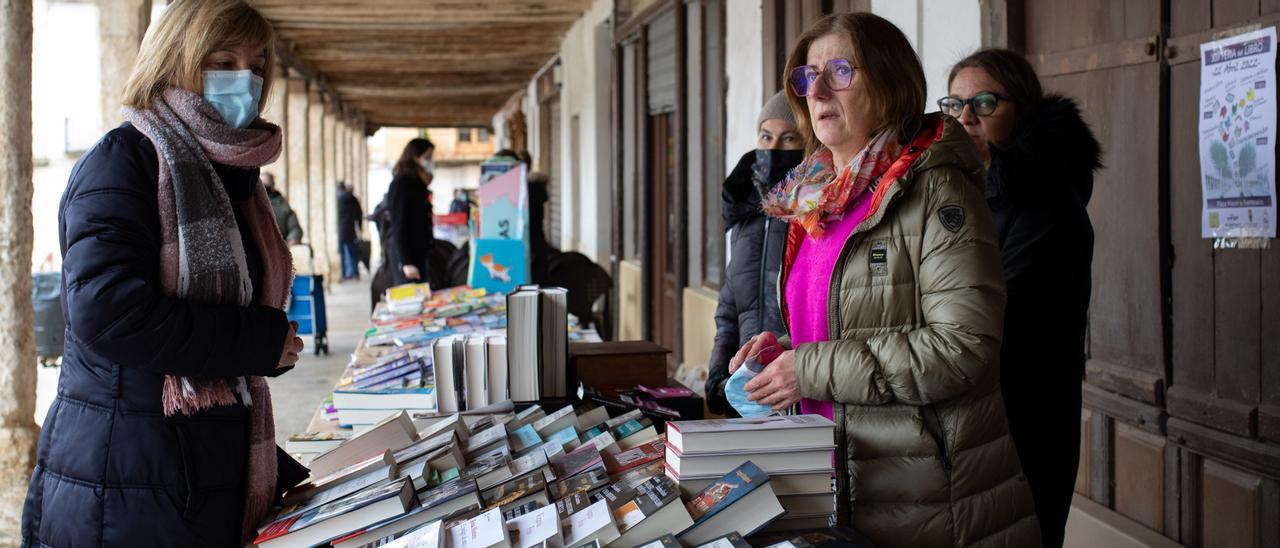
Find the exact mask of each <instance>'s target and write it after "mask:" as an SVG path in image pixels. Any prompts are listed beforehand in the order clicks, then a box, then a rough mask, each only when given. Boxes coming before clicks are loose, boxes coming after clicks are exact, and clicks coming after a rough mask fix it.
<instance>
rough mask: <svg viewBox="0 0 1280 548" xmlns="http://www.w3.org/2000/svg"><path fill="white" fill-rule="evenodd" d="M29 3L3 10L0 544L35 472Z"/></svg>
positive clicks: (11, 539) (12, 537) (2, 5)
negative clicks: (32, 472)
mask: <svg viewBox="0 0 1280 548" xmlns="http://www.w3.org/2000/svg"><path fill="white" fill-rule="evenodd" d="M31 27H32V12H31V0H10V1H5V2H0V195H3V196H4V197H5V199H4V200H0V544H5V545H14V546H16V545H17V544H18V543H19V542H20V541H21V533H20V527H19V523H20V521H21V519H22V502H23V499H25V498H26V495H27V483H28V482H30V480H31V470H32V468H34V467H35V453H36V441H37V438H38V436H39V430H38V429H37V428H36V424H35V409H36V367H38V366H37V365H36V341H35V328H34V327H33V326H34V321H35V320H34V318H33V313H32V310H31V246H32V238H33V237H34V236H33V232H32V222H31V197H32V193H33V192H34V187H33V186H32V179H31V175H32V172H31V169H32V167H31V31H32V28H31Z"/></svg>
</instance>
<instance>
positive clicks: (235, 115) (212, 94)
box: [204, 70, 262, 128]
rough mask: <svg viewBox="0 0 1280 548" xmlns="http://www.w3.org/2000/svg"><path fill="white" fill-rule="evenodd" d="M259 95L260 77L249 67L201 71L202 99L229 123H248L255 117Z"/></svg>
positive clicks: (236, 124)
mask: <svg viewBox="0 0 1280 548" xmlns="http://www.w3.org/2000/svg"><path fill="white" fill-rule="evenodd" d="M261 98H262V77H261V76H258V75H256V74H254V73H253V71H251V70H206V71H204V100H205V101H208V102H209V104H211V105H213V108H214V109H215V110H217V111H218V114H221V115H222V119H223V120H225V121H226V122H227V125H229V126H231V127H234V128H244V127H248V125H249V123H250V122H252V121H253V120H254V119H255V118H257V117H258V101H259V100H260V99H261Z"/></svg>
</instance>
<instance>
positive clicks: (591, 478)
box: [548, 468, 609, 500]
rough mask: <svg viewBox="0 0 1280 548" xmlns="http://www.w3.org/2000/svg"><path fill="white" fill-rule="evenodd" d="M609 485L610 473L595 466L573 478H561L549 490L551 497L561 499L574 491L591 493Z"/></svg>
mask: <svg viewBox="0 0 1280 548" xmlns="http://www.w3.org/2000/svg"><path fill="white" fill-rule="evenodd" d="M608 485H609V475H608V474H607V473H605V471H604V469H602V468H594V469H591V470H588V471H586V472H583V473H581V474H578V475H576V476H573V477H571V478H568V479H563V480H560V481H558V482H556V483H554V484H552V485H551V486H550V487H549V488H548V491H549V492H550V494H551V498H553V499H555V500H560V499H562V498H565V497H567V496H569V495H572V494H574V493H590V492H592V491H595V490H596V489H599V488H601V487H606V486H608Z"/></svg>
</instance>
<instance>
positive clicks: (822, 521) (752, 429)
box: [665, 415, 836, 534]
mask: <svg viewBox="0 0 1280 548" xmlns="http://www.w3.org/2000/svg"><path fill="white" fill-rule="evenodd" d="M834 432H835V424H834V423H832V422H831V421H830V420H828V419H827V418H825V417H822V416H820V415H791V416H773V417H758V418H742V419H716V420H702V421H672V422H669V423H667V432H666V435H667V438H666V455H665V461H666V462H665V466H666V472H667V474H668V475H669V476H671V478H672V479H674V480H675V481H676V482H678V483H679V486H680V490H681V492H682V493H683V494H684V495H685V496H694V495H695V494H696V493H698V492H700V491H702V490H704V489H707V488H710V487H712V486H714V485H715V484H716V482H718V481H720V480H719V478H721V477H723V476H724V475H725V474H727V473H729V472H730V471H731V470H734V469H735V468H737V467H739V466H741V465H742V464H743V463H745V462H747V461H751V462H752V463H754V465H755V466H756V467H758V468H759V469H760V470H761V471H762V472H763V473H765V474H767V475H768V476H769V478H770V483H771V486H772V489H773V491H774V493H776V495H777V497H778V500H779V501H780V502H781V504H782V507H783V508H785V509H786V511H787V515H786V517H785V518H783V519H779V520H777V521H775V522H773V523H771V524H770V525H769V527H768V530H800V529H812V528H821V527H826V526H827V525H828V524H830V523H832V520H833V519H834V517H835V511H836V503H835V493H834V489H833V485H832V474H833V468H832V465H833V461H832V457H833V451H834V449H835V443H834ZM739 532H740V533H744V534H748V533H749V531H739Z"/></svg>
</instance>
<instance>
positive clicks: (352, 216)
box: [338, 181, 364, 281]
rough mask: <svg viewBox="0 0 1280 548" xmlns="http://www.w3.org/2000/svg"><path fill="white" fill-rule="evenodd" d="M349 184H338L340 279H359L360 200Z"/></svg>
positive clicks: (361, 214) (362, 215) (361, 213)
mask: <svg viewBox="0 0 1280 548" xmlns="http://www.w3.org/2000/svg"><path fill="white" fill-rule="evenodd" d="M354 190H355V187H354V186H352V184H351V183H350V182H346V181H343V182H340V183H338V247H339V248H341V250H342V279H343V280H344V281H345V280H358V279H360V247H359V243H360V223H361V221H362V220H363V219H364V214H363V212H362V211H361V207H360V199H359V198H356V195H355V192H354Z"/></svg>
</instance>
